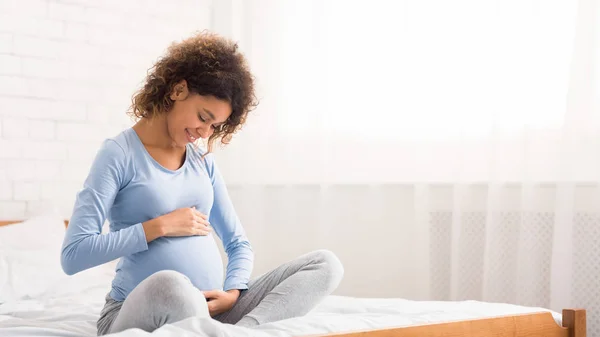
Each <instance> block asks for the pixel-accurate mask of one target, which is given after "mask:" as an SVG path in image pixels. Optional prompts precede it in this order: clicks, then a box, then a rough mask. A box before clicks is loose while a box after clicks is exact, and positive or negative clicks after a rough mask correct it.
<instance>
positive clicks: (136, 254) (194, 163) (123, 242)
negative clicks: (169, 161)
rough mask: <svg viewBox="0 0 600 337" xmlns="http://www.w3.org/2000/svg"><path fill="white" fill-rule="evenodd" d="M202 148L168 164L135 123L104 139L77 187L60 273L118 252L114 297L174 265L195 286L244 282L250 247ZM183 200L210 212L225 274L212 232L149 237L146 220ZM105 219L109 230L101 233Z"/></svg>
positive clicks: (243, 284)
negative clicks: (150, 149) (153, 153)
mask: <svg viewBox="0 0 600 337" xmlns="http://www.w3.org/2000/svg"><path fill="white" fill-rule="evenodd" d="M202 154H203V153H202V152H201V151H200V150H197V149H195V148H194V146H192V145H191V144H188V145H187V147H186V154H185V156H186V157H185V161H184V164H183V165H182V166H181V167H180V168H179V169H177V170H169V169H167V168H165V167H163V166H162V165H160V164H159V163H158V162H157V161H156V160H154V158H152V156H150V154H149V153H148V151H147V150H146V148H145V147H144V145H143V144H142V142H141V140H140V139H139V137H138V136H137V133H136V132H135V131H134V130H133V129H132V128H128V129H126V130H124V131H123V132H121V133H120V134H118V135H117V136H115V137H113V138H109V139H106V140H105V141H104V142H103V144H102V146H101V148H100V150H99V151H98V153H97V154H96V158H95V159H94V161H93V164H92V166H91V169H90V172H89V175H88V177H87V178H86V180H85V183H84V186H83V188H82V189H81V190H80V191H79V192H78V193H77V198H76V201H75V207H74V210H73V214H72V216H71V219H70V222H69V226H68V228H67V231H66V234H65V239H64V242H63V246H62V254H61V264H62V267H63V270H64V271H65V273H67V274H69V275H72V274H75V273H77V272H80V271H82V270H85V269H88V268H91V267H94V266H97V265H100V264H103V263H106V262H109V261H112V260H114V259H117V258H120V260H119V262H118V264H117V267H116V275H115V278H114V280H113V282H112V289H111V291H110V296H111V297H112V298H113V299H115V300H117V301H123V300H125V298H127V295H128V294H129V293H130V292H131V291H132V290H133V289H134V288H135V287H136V286H137V285H138V284H139V283H140V282H141V281H143V280H144V279H145V278H147V277H148V276H150V275H152V274H153V273H155V272H157V271H160V270H175V271H178V272H180V273H182V274H184V275H186V276H187V277H188V278H189V279H190V280H191V281H192V283H193V284H194V286H196V287H197V288H198V289H200V290H213V289H222V290H230V289H240V290H243V289H247V284H248V280H249V278H250V274H251V272H252V266H253V260H254V254H253V252H252V248H251V246H250V243H249V242H248V239H247V237H246V234H245V232H244V229H243V228H242V226H241V224H240V221H239V218H238V216H237V214H236V212H235V210H234V207H233V205H232V203H231V200H230V199H229V195H228V193H227V189H226V186H225V183H224V181H223V178H222V176H221V174H220V173H219V170H218V168H217V166H216V164H215V162H214V158H213V156H212V155H211V154H208V155H207V156H205V157H204V158H202ZM184 207H196V209H197V210H198V211H200V212H202V213H204V214H207V215H208V216H209V222H210V224H211V226H212V227H213V229H214V233H216V234H217V235H218V237H219V238H220V239H221V241H222V242H223V247H224V249H225V252H226V254H227V258H228V262H227V270H226V274H225V280H224V281H223V277H224V275H223V262H222V260H221V256H220V254H219V249H218V247H217V243H216V241H215V238H214V236H213V234H210V235H207V236H185V237H160V238H158V239H155V240H153V241H152V242H150V243H147V242H146V237H145V233H144V228H143V226H142V223H143V222H145V221H148V220H151V219H154V218H156V217H158V216H161V215H164V214H167V213H170V212H172V211H174V210H176V209H179V208H184ZM105 220H108V222H109V224H110V226H109V228H110V231H109V232H108V233H105V234H102V225H103V224H104V222H105Z"/></svg>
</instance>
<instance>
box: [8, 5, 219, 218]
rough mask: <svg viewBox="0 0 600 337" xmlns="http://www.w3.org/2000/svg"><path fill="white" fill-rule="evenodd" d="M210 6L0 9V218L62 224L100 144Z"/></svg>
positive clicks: (202, 24) (202, 23) (122, 123)
mask: <svg viewBox="0 0 600 337" xmlns="http://www.w3.org/2000/svg"><path fill="white" fill-rule="evenodd" d="M211 1H212V0H176V1H169V2H166V1H159V0H128V1H120V0H103V1H93V0H1V1H0V219H18V218H24V217H27V216H30V215H33V214H39V213H43V212H45V211H47V210H50V209H56V210H59V211H60V212H61V213H62V214H63V215H64V216H65V217H68V216H69V215H70V213H71V211H72V208H73V202H74V200H75V195H76V193H77V191H78V190H79V188H80V187H81V185H82V183H83V180H84V179H85V177H86V175H87V171H88V169H89V166H90V164H91V162H92V160H93V158H94V156H95V154H96V151H97V149H98V146H99V144H100V142H101V141H102V140H103V139H105V138H107V137H112V136H114V135H115V134H117V133H118V132H120V131H121V130H123V129H124V128H126V127H129V126H130V125H131V120H130V119H129V118H128V117H127V116H126V115H125V110H126V109H127V107H128V105H129V103H130V97H131V95H132V94H133V92H134V91H135V90H136V89H137V88H138V85H139V84H140V83H141V81H142V80H143V79H144V77H145V75H146V71H147V69H148V68H149V67H150V66H151V65H152V62H153V61H154V60H156V59H157V58H158V57H159V56H160V55H161V54H162V53H163V52H164V50H165V49H166V48H167V47H168V45H169V44H170V43H171V42H173V41H176V40H180V39H182V38H185V37H187V36H189V35H190V34H191V33H192V32H194V31H198V30H203V29H206V28H209V27H210V22H209V20H210V17H211V15H210V10H211V3H212V2H211Z"/></svg>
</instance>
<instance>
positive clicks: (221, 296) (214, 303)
mask: <svg viewBox="0 0 600 337" xmlns="http://www.w3.org/2000/svg"><path fill="white" fill-rule="evenodd" d="M204 297H206V301H207V304H208V312H209V314H210V316H211V317H214V316H216V315H218V314H222V313H224V312H226V311H229V310H231V308H233V305H234V304H235V302H236V301H237V300H238V298H239V297H240V291H239V290H237V289H232V290H227V291H223V290H210V291H204Z"/></svg>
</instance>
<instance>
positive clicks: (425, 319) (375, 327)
mask: <svg viewBox="0 0 600 337" xmlns="http://www.w3.org/2000/svg"><path fill="white" fill-rule="evenodd" d="M67 224H68V222H66V221H64V220H62V219H61V218H60V217H59V216H57V215H46V216H39V217H34V218H31V219H28V220H26V221H14V220H13V221H0V226H2V227H0V336H61V337H62V336H95V335H96V325H95V324H96V320H97V318H98V315H99V312H100V309H101V308H102V305H103V304H104V303H103V302H104V296H105V295H106V293H107V292H108V291H109V287H110V282H111V280H112V277H113V276H114V266H115V262H111V263H107V264H105V265H102V266H98V267H96V268H92V269H89V270H86V271H83V272H81V273H78V274H76V275H74V276H66V275H64V274H63V273H62V270H61V269H60V261H59V254H60V245H61V243H62V236H63V230H64V226H66V225H67ZM61 229H62V230H61ZM149 335H157V336H265V337H275V336H344V337H350V336H352V337H354V336H356V337H358V336H363V337H380V336H407V337H412V336H419V337H422V336H429V337H441V336H445V337H452V336H477V337H487V336H489V337H492V336H494V337H501V336H506V337H508V336H511V337H515V336H516V337H534V336H540V337H541V336H545V337H585V336H586V313H585V310H582V309H566V310H563V311H562V313H557V312H552V311H550V310H547V309H543V308H534V307H523V306H517V305H511V304H505V303H488V302H479V301H456V302H447V301H446V302H438V301H410V300H406V299H400V298H353V297H345V296H329V297H328V298H326V299H325V300H324V301H323V302H322V303H321V304H319V305H318V306H317V307H316V308H315V309H314V310H313V311H311V312H310V313H309V314H308V315H306V316H304V317H298V318H293V319H287V320H284V321H280V322H274V323H269V324H264V325H262V326H260V327H258V328H254V329H248V328H241V327H237V326H233V325H226V324H222V323H220V322H217V321H215V320H212V319H202V318H195V317H193V318H189V319H186V320H183V321H180V322H177V323H174V324H167V325H165V326H163V327H161V328H160V329H158V330H156V331H155V332H154V333H152V334H150V333H147V332H144V331H142V330H139V329H130V330H127V331H123V332H120V333H117V334H112V335H110V336H118V337H134V336H149Z"/></svg>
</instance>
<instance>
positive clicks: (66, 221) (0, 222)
mask: <svg viewBox="0 0 600 337" xmlns="http://www.w3.org/2000/svg"><path fill="white" fill-rule="evenodd" d="M23 221H25V220H3V221H0V226H6V225H12V224H15V223H19V222H23ZM64 222H65V227H67V226H68V225H69V220H64Z"/></svg>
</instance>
